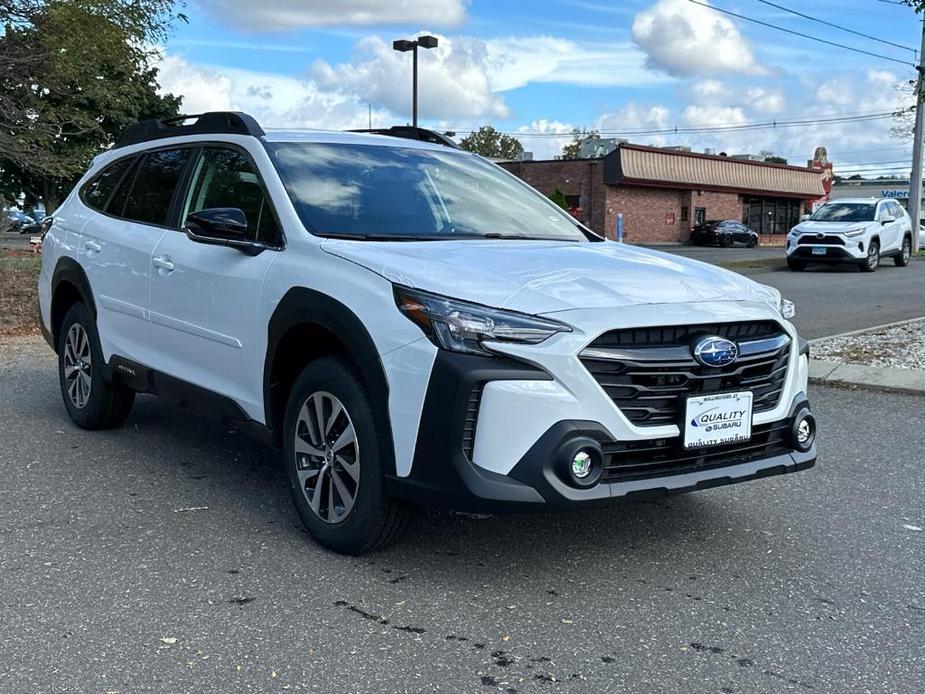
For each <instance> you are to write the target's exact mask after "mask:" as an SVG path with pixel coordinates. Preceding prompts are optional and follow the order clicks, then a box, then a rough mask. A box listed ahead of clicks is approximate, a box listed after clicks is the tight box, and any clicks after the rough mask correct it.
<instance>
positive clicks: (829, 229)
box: [794, 221, 873, 234]
mask: <svg viewBox="0 0 925 694" xmlns="http://www.w3.org/2000/svg"><path fill="white" fill-rule="evenodd" d="M869 224H873V222H811V221H806V222H800V223H799V224H797V225H796V226H795V227H794V230H795V231H799V232H801V233H803V234H841V233H844V232H846V231H850V230H851V229H860V228H862V227H866V226H867V225H869Z"/></svg>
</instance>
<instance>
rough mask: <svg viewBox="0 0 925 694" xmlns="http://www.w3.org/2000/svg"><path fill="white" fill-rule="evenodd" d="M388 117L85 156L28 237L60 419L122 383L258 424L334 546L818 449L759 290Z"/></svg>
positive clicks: (803, 359) (245, 130)
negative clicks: (582, 212)
mask: <svg viewBox="0 0 925 694" xmlns="http://www.w3.org/2000/svg"><path fill="white" fill-rule="evenodd" d="M391 135H392V136H390V135H389V134H385V135H383V134H358V133H341V132H318V131H299V132H294V131H292V132H282V131H279V132H264V131H263V130H262V129H261V128H260V126H259V125H258V124H257V123H256V122H255V121H254V120H253V119H252V118H250V117H248V116H246V115H244V114H236V113H214V114H205V115H203V116H199V117H198V120H196V121H195V122H192V123H189V122H187V121H171V122H166V123H165V122H156V121H155V122H144V123H140V124H138V125H136V126H133V127H132V128H130V129H129V130H128V131H127V132H126V134H125V135H124V137H123V139H122V141H121V142H120V143H119V144H118V145H117V146H116V147H115V148H113V149H112V150H111V151H109V152H107V153H105V154H103V155H100V156H99V157H98V158H97V160H96V161H95V162H94V164H93V166H92V167H91V169H90V171H88V172H87V174H86V175H85V176H84V178H83V179H82V180H81V181H80V183H79V185H78V186H77V188H76V189H75V190H74V191H73V192H72V193H71V194H70V196H69V197H68V198H67V200H66V201H65V202H64V204H63V205H62V206H61V208H60V209H59V210H58V211H57V213H56V214H55V216H54V221H53V223H51V225H50V230H49V231H48V233H47V235H46V237H45V238H44V246H43V257H42V273H41V278H40V303H41V314H42V327H43V330H44V332H45V334H46V337H47V339H48V340H49V342H50V343H51V345H52V346H53V347H54V348H55V350H56V351H57V353H58V358H59V370H60V382H61V391H62V394H63V399H64V406H65V407H66V408H67V412H68V414H69V415H70V416H71V418H72V419H73V420H74V422H76V423H77V425H78V426H81V427H84V428H87V429H100V428H105V427H115V426H118V425H119V424H121V423H122V422H124V421H125V419H126V417H127V416H128V414H129V410H130V409H131V407H132V403H133V400H134V396H135V394H136V393H139V392H142V393H155V394H157V395H160V396H162V397H164V398H168V399H170V400H173V401H178V402H182V403H192V404H199V405H202V406H204V407H206V408H208V409H210V410H211V411H212V412H214V413H215V414H217V415H219V416H224V417H231V418H234V419H237V420H244V421H247V422H251V423H254V424H256V425H258V428H259V429H260V430H262V431H264V432H266V433H268V434H269V435H270V438H271V439H272V441H273V442H275V444H276V445H277V446H279V447H281V448H282V452H283V459H284V463H285V466H286V469H287V471H288V475H289V479H290V482H291V487H292V496H293V499H294V502H295V505H296V507H297V509H298V512H299V514H300V516H301V518H302V520H303V522H304V523H305V525H306V527H307V528H308V530H309V531H310V532H311V534H312V535H313V536H314V537H315V538H316V539H317V540H318V541H319V542H321V543H322V544H324V545H325V546H327V547H330V548H333V549H335V550H337V551H340V552H347V553H361V552H364V551H367V550H369V549H371V548H373V547H375V546H377V545H379V544H382V543H383V542H385V541H387V540H388V539H390V538H391V537H393V536H395V535H396V534H397V533H398V532H399V531H400V530H401V528H402V527H403V526H404V524H405V520H406V519H407V517H408V509H409V506H410V505H412V504H414V503H422V504H434V505H441V506H446V507H451V508H455V509H459V510H464V511H474V512H496V511H530V510H546V509H573V508H583V507H587V506H591V505H595V504H602V503H605V502H609V501H612V500H614V499H619V498H624V497H638V496H642V495H647V494H664V493H678V492H684V491H691V490H695V489H701V488H708V487H714V486H717V485H721V484H728V483H732V482H739V481H744V480H751V479H756V478H761V477H765V476H769V475H775V474H779V473H785V472H792V471H795V470H800V469H804V468H808V467H810V466H812V465H813V464H814V462H815V459H816V453H815V447H814V438H815V422H814V420H813V417H812V415H811V413H810V408H809V403H808V401H807V397H806V383H807V354H808V350H807V348H806V345H805V343H804V342H803V341H801V340H800V339H799V338H798V336H797V334H796V332H795V330H794V328H793V326H792V325H791V324H790V323H789V322H788V320H787V319H788V318H789V317H790V316H791V315H792V309H793V307H792V304H790V302H787V301H784V300H782V299H781V296H780V294H779V293H778V292H777V291H776V290H774V289H771V288H768V287H764V286H761V285H758V284H755V283H753V282H751V281H749V280H747V279H745V278H744V277H741V276H739V275H736V274H733V273H731V272H726V271H724V270H721V269H718V268H715V267H712V266H709V265H704V264H701V263H698V262H695V261H690V260H685V259H682V258H679V257H676V256H671V255H666V254H661V253H657V252H653V251H647V250H642V249H639V248H633V247H628V246H624V245H622V244H618V243H614V242H610V241H605V240H604V239H602V238H600V237H598V236H596V235H595V234H594V233H592V232H591V231H589V230H588V229H586V228H585V227H583V226H581V225H580V224H578V223H577V222H576V221H575V220H574V219H572V218H571V217H570V216H569V215H567V214H566V213H565V212H563V211H562V210H561V209H559V208H558V207H557V206H556V205H555V204H553V203H551V202H550V201H549V200H547V199H546V198H545V197H544V196H542V195H540V194H538V193H537V192H536V191H534V190H533V189H532V188H530V187H529V186H527V185H525V184H524V183H522V182H521V181H520V180H519V179H517V178H515V177H514V176H512V175H510V174H508V173H507V172H505V171H504V170H503V169H501V168H499V167H498V166H496V165H494V164H492V163H491V162H488V161H486V160H485V159H482V158H481V157H478V156H476V155H474V154H470V153H467V152H463V151H460V150H458V149H456V148H455V147H453V146H451V144H450V143H444V144H441V143H440V136H436V135H434V134H433V133H429V132H428V131H423V130H415V129H408V128H403V129H395V130H393V131H391ZM404 138H407V139H404ZM423 140H430V141H429V142H428V141H423Z"/></svg>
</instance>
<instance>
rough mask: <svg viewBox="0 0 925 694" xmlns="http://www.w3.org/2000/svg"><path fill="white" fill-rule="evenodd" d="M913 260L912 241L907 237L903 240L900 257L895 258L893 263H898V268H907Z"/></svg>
mask: <svg viewBox="0 0 925 694" xmlns="http://www.w3.org/2000/svg"><path fill="white" fill-rule="evenodd" d="M911 259H912V239H910V238H909V237H908V236H906V237H905V238H904V239H903V246H902V249H901V250H900V251H899V255H897V256H893V262H894V263H896V267H906V265H908V264H909V261H910V260H911Z"/></svg>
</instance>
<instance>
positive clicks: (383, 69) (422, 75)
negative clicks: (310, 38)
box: [312, 36, 509, 120]
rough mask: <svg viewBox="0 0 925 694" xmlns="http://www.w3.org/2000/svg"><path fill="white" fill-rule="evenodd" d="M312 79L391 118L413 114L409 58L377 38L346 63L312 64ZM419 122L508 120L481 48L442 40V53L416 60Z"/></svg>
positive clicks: (357, 48) (433, 52) (366, 42)
mask: <svg viewBox="0 0 925 694" xmlns="http://www.w3.org/2000/svg"><path fill="white" fill-rule="evenodd" d="M312 77H313V78H314V80H315V82H316V83H317V85H318V87H319V89H321V90H323V91H326V92H329V93H330V92H344V91H346V92H348V93H352V94H356V95H357V97H358V98H359V99H361V100H363V101H370V102H372V103H376V104H381V105H383V106H385V107H386V108H387V109H389V110H390V111H392V112H394V113H400V114H404V117H405V118H406V119H407V118H408V116H409V115H410V113H411V56H409V55H408V54H406V53H398V52H396V51H394V50H392V46H391V44H389V43H386V42H385V41H383V40H382V39H381V38H379V37H378V36H371V37H368V38H365V39H361V40H360V41H359V42H357V44H356V46H355V47H354V57H353V59H352V60H351V61H350V62H348V63H340V64H337V65H331V64H329V63H327V62H326V61H324V60H318V61H316V62H315V64H314V66H313V68H312ZM418 108H419V114H420V117H421V118H436V119H449V120H453V119H457V120H459V119H466V118H476V117H486V118H507V116H508V115H509V111H508V108H507V106H506V105H505V103H504V100H503V99H502V98H501V97H499V96H497V95H495V93H494V92H493V90H492V86H491V82H490V81H489V77H488V68H487V65H486V56H485V50H484V42H481V41H478V40H475V39H472V40H460V39H447V38H446V37H440V48H439V49H437V50H430V51H420V52H419V54H418Z"/></svg>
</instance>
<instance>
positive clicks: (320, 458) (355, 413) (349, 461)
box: [283, 357, 410, 555]
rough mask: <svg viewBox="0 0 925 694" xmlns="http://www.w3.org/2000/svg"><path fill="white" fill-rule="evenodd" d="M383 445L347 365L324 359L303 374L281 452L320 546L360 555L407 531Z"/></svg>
mask: <svg viewBox="0 0 925 694" xmlns="http://www.w3.org/2000/svg"><path fill="white" fill-rule="evenodd" d="M384 441H387V438H386V437H385V436H383V432H381V431H378V428H377V424H376V417H375V416H374V413H373V403H372V400H371V398H370V397H369V394H368V393H367V392H366V388H365V386H364V385H363V382H362V381H361V380H360V378H359V377H358V375H357V374H356V372H355V370H354V369H353V367H352V366H351V365H350V363H349V362H348V361H346V360H345V359H343V358H340V357H323V358H321V359H318V360H317V361H315V362H312V363H311V364H309V365H308V366H307V367H306V368H305V369H304V370H303V371H302V373H301V374H300V375H299V377H298V378H297V379H296V382H295V384H294V385H293V387H292V392H291V393H290V396H289V402H288V404H287V405H286V417H285V423H284V425H283V453H284V455H285V463H286V471H287V473H288V475H289V484H290V490H291V492H292V500H293V502H294V503H295V507H296V510H297V511H298V513H299V517H300V518H301V519H302V523H303V525H304V526H305V528H306V529H307V530H308V532H309V534H310V535H311V536H312V537H313V538H314V539H315V540H316V541H317V542H318V543H319V544H321V545H323V546H325V547H327V548H328V549H331V550H333V551H335V552H339V553H341V554H352V555H360V554H364V553H366V552H369V551H371V550H373V549H377V548H379V547H382V546H384V545H386V544H388V543H389V542H391V541H392V540H394V539H396V538H397V537H398V536H399V535H400V534H401V533H402V532H403V531H404V529H405V527H406V526H407V523H408V519H409V516H410V510H409V508H408V507H407V506H406V505H405V504H402V503H399V502H397V501H395V500H393V499H390V498H389V497H388V496H386V493H385V474H386V470H385V465H384V458H385V456H384V451H385V448H384V445H385V444H384V443H383V442H384Z"/></svg>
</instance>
